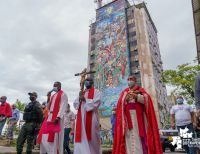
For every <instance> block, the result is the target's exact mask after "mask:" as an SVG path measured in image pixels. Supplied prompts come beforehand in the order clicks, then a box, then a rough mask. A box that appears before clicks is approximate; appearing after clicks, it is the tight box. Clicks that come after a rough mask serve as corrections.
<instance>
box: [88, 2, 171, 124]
mask: <svg viewBox="0 0 200 154" xmlns="http://www.w3.org/2000/svg"><path fill="white" fill-rule="evenodd" d="M88 57H89V58H88V67H89V68H90V69H91V70H96V71H97V73H96V74H95V75H94V79H95V86H96V88H98V89H100V90H101V91H102V94H103V95H102V96H103V97H102V102H103V104H102V106H101V111H102V112H101V114H102V116H104V117H106V116H109V115H110V113H111V109H112V106H114V105H116V104H117V100H118V98H119V94H120V92H121V91H122V90H123V89H124V88H126V87H127V77H128V75H129V74H133V75H135V76H136V77H137V82H138V84H139V85H141V86H142V87H144V88H145V89H146V90H147V92H148V93H149V94H150V95H151V97H152V100H153V102H154V108H155V111H156V115H157V119H158V121H159V126H160V127H161V126H163V125H164V124H165V121H166V116H165V113H166V112H167V103H168V101H167V99H168V98H167V91H166V87H165V85H164V84H163V82H162V80H161V78H162V77H161V74H162V71H163V67H162V60H161V55H160V50H159V45H158V39H157V30H156V27H155V25H154V23H153V21H152V19H151V16H150V14H149V12H148V10H147V7H146V5H145V3H140V4H137V5H130V3H128V2H127V1H126V0H115V1H113V2H110V3H108V4H106V5H104V6H102V7H100V8H98V9H97V10H96V21H95V22H94V23H92V24H91V25H90V39H89V55H88Z"/></svg>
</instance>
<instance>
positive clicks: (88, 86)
mask: <svg viewBox="0 0 200 154" xmlns="http://www.w3.org/2000/svg"><path fill="white" fill-rule="evenodd" d="M85 87H86V88H87V89H90V88H91V87H92V85H91V83H90V81H85Z"/></svg>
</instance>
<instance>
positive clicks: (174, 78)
mask: <svg viewBox="0 0 200 154" xmlns="http://www.w3.org/2000/svg"><path fill="white" fill-rule="evenodd" d="M199 73H200V65H197V64H196V63H195V62H193V63H192V64H191V63H186V64H182V65H179V66H178V67H177V69H176V70H166V71H164V72H163V75H162V78H163V82H164V83H166V84H167V85H169V86H173V87H174V88H175V90H174V92H173V93H174V94H176V95H182V96H183V97H184V98H185V99H186V100H187V102H188V104H192V103H193V102H194V82H195V78H196V76H197V75H198V74H199Z"/></svg>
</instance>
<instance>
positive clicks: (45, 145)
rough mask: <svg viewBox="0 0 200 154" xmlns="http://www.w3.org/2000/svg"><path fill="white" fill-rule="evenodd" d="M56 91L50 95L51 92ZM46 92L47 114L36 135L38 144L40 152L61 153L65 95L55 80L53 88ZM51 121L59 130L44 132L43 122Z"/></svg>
mask: <svg viewBox="0 0 200 154" xmlns="http://www.w3.org/2000/svg"><path fill="white" fill-rule="evenodd" d="M53 91H55V92H56V93H55V94H54V95H52V96H51V92H53ZM51 92H49V93H48V97H50V99H49V102H48V108H49V114H48V117H47V118H46V119H45V120H44V122H43V124H42V126H41V129H40V133H39V136H38V143H39V144H40V154H63V144H64V143H63V142H64V114H65V112H66V108H67V107H66V106H67V104H68V98H67V95H66V94H65V93H64V92H63V91H62V90H61V83H60V82H55V83H54V88H53V90H52V91H51ZM48 122H53V123H54V124H55V125H56V124H57V125H60V132H55V133H49V134H45V133H44V131H43V130H44V128H45V124H47V123H48Z"/></svg>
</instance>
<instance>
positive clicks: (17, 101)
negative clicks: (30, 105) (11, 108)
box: [15, 99, 26, 112]
mask: <svg viewBox="0 0 200 154" xmlns="http://www.w3.org/2000/svg"><path fill="white" fill-rule="evenodd" d="M15 105H16V107H17V108H18V109H19V110H20V111H22V112H23V111H24V109H25V106H26V105H25V104H24V103H22V102H21V101H19V100H18V99H17V100H16V102H15Z"/></svg>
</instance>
